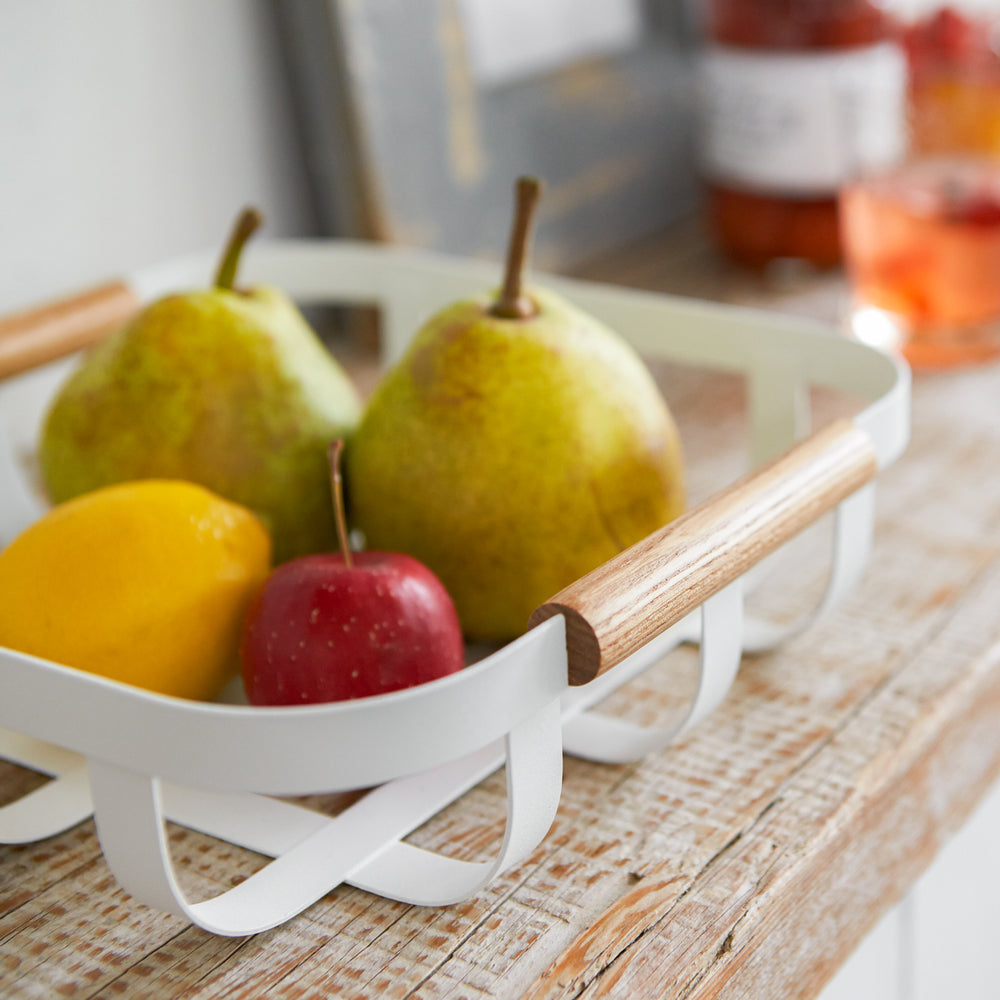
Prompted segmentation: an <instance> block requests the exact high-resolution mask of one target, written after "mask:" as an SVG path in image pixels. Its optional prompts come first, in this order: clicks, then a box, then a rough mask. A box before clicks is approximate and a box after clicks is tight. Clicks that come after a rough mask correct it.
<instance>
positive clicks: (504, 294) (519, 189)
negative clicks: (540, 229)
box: [490, 177, 542, 319]
mask: <svg viewBox="0 0 1000 1000" xmlns="http://www.w3.org/2000/svg"><path fill="white" fill-rule="evenodd" d="M541 196H542V182H541V181H540V180H539V179H538V178H537V177H519V178H518V179H517V184H516V186H515V188H514V199H515V210H514V225H513V227H512V229H511V233H510V241H509V242H508V244H507V266H506V269H505V271H504V280H503V288H502V290H501V292H500V296H499V298H498V299H497V300H496V302H494V303H493V305H492V307H491V308H490V314H491V315H493V316H499V317H500V318H501V319H527V318H528V317H529V316H534V315H535V313H536V312H537V310H536V308H535V305H534V303H533V302H532V301H531V299H529V298H528V297H527V296H525V295H522V294H521V282H522V279H523V277H524V268H525V263H526V261H527V258H528V244H529V242H530V239H531V232H532V227H533V224H534V219H535V209H536V208H537V207H538V201H539V199H540V198H541Z"/></svg>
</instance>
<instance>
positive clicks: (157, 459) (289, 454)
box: [39, 210, 361, 562]
mask: <svg viewBox="0 0 1000 1000" xmlns="http://www.w3.org/2000/svg"><path fill="white" fill-rule="evenodd" d="M259 223H260V216H259V215H257V214H256V213H255V212H253V211H252V210H248V211H246V212H244V213H243V215H241V217H240V219H239V220H238V222H237V225H236V227H235V229H234V231H233V235H232V237H231V239H230V242H229V244H228V246H227V248H226V250H225V252H224V254H223V258H222V262H221V264H220V267H219V272H218V275H217V278H216V282H215V287H213V288H209V289H206V290H204V291H193V292H188V293H183V294H176V295H168V296H166V297H164V298H161V299H159V300H157V301H155V302H153V303H152V304H150V305H149V306H147V307H146V308H145V309H143V310H142V311H141V312H140V313H139V314H138V315H137V316H136V317H135V318H134V319H133V320H132V321H131V322H130V323H129V324H128V325H127V326H126V327H124V328H123V329H122V330H120V331H118V332H117V333H115V334H113V335H112V336H111V337H109V338H108V339H107V340H106V341H104V342H103V343H101V344H100V345H98V346H97V347H96V348H95V349H94V350H93V351H92V352H91V353H90V354H89V355H87V357H86V358H85V359H84V361H83V362H82V364H81V365H80V367H78V368H77V369H76V371H75V372H74V373H73V374H72V375H71V376H70V378H69V379H68V380H67V381H66V383H65V384H64V385H63V386H62V387H61V388H60V391H59V392H58V394H57V396H56V398H55V400H54V402H53V404H52V406H51V408H50V410H49V412H48V414H47V416H46V419H45V422H44V424H43V428H42V434H41V441H40V448H39V461H40V466H41V472H42V476H43V481H44V484H45V487H46V489H47V492H48V494H49V496H50V498H51V499H52V500H53V501H54V502H57V503H58V502H61V501H63V500H67V499H69V498H71V497H74V496H77V495H79V494H81V493H85V492H89V491H90V490H93V489H96V488H97V487H100V486H105V485H108V484H111V483H115V482H120V481H123V480H132V479H147V478H172V479H186V480H189V481H191V482H195V483H199V484H201V485H203V486H205V487H207V488H209V489H211V490H213V491H214V492H216V493H218V494H220V495H221V496H224V497H226V498H228V499H230V500H233V501H235V502H237V503H240V504H243V505H244V506H246V507H249V508H251V509H252V510H254V511H255V512H256V513H257V514H258V515H259V516H260V517H261V518H262V519H263V520H264V522H265V523H266V524H267V525H268V527H269V529H270V531H271V534H272V537H273V540H274V553H275V561H276V562H283V561H285V560H288V559H291V558H293V557H294V556H298V555H303V554H305V553H309V552H317V551H326V550H328V549H330V548H332V547H333V546H334V544H335V541H336V532H335V526H334V521H333V515H332V512H331V510H330V504H329V482H328V478H329V473H328V469H329V466H328V463H327V457H326V453H327V447H328V446H329V443H330V441H331V440H333V439H336V438H343V437H347V438H349V437H350V435H351V434H352V433H353V431H354V429H355V427H356V426H357V422H358V420H359V418H360V415H361V403H360V399H359V397H358V395H357V393H356V391H355V388H354V386H353V384H352V382H351V381H350V379H349V378H348V376H347V375H346V373H345V372H344V371H343V369H342V368H341V367H340V365H339V364H338V363H337V362H336V360H335V359H334V358H333V357H332V355H331V354H330V353H329V352H328V351H327V350H326V348H325V347H324V346H323V344H322V343H321V341H320V340H319V338H318V337H317V336H316V334H315V332H314V331H313V330H312V328H311V327H310V326H309V325H308V323H307V322H306V320H305V318H304V317H303V316H302V314H301V313H300V312H299V310H298V309H297V308H296V307H295V305H294V304H293V303H292V302H291V300H290V299H288V298H287V297H286V296H285V295H284V294H283V293H282V292H281V291H279V290H278V289H276V288H273V287H270V286H266V285H262V286H260V287H256V288H252V289H246V290H244V289H236V288H234V286H233V283H234V279H235V275H236V269H237V263H238V259H239V255H240V253H241V250H242V247H243V245H244V244H245V242H246V240H247V239H248V238H249V236H250V235H251V234H252V232H253V231H254V230H255V229H256V228H257V226H258V225H259Z"/></svg>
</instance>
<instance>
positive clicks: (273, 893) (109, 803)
mask: <svg viewBox="0 0 1000 1000" xmlns="http://www.w3.org/2000/svg"><path fill="white" fill-rule="evenodd" d="M559 721H560V718H559V710H558V702H557V701H553V702H552V703H551V704H549V705H547V706H545V707H543V708H542V709H540V710H539V711H537V712H536V713H535V714H534V715H533V716H531V717H530V718H528V719H526V720H525V721H523V722H522V723H520V724H519V725H518V726H517V727H515V729H514V730H513V731H512V732H511V733H510V734H508V737H507V740H506V745H507V752H508V754H509V756H510V763H511V770H512V772H513V774H514V777H513V778H509V779H508V786H509V792H510V795H509V797H508V803H507V823H508V831H507V835H506V836H505V838H504V843H503V846H502V847H501V850H500V855H499V857H498V858H497V860H495V861H494V862H492V863H472V864H468V863H465V862H457V861H453V860H452V859H447V858H437V857H436V856H435V855H433V854H431V853H430V852H424V851H419V850H418V849H416V848H409V847H407V845H401V844H399V838H401V837H403V836H405V835H406V834H407V833H409V832H411V831H412V830H413V829H414V828H415V827H416V826H418V825H419V824H420V823H422V822H423V821H424V820H426V819H427V818H428V817H429V816H431V815H433V814H434V812H436V811H437V810H438V809H440V808H441V807H442V805H444V804H446V803H447V802H448V801H451V799H453V798H454V797H456V796H457V795H458V794H461V792H462V791H464V790H465V789H466V788H467V787H468V784H469V780H470V774H469V766H468V765H467V766H465V767H463V766H461V762H455V763H453V764H449V765H445V766H444V767H443V768H438V769H435V770H434V771H430V772H426V773H424V774H419V775H412V776H410V777H407V778H400V779H397V780H396V781H392V782H389V783H387V784H385V785H382V786H380V787H379V788H377V789H375V790H374V791H372V792H370V793H369V794H368V795H367V796H365V798H364V799H362V800H360V801H359V802H358V803H356V804H355V805H354V806H352V807H351V809H349V810H347V811H345V812H344V813H343V814H341V815H340V816H338V817H336V818H335V819H331V820H329V821H328V822H326V823H325V824H323V825H322V827H320V828H319V829H318V830H316V831H315V832H314V833H312V834H310V835H309V836H307V837H306V838H305V839H304V840H302V841H301V842H300V843H298V844H296V845H295V846H294V847H292V848H290V849H289V850H287V851H286V852H285V853H283V854H281V855H280V856H279V857H277V858H275V860H274V861H272V862H271V863H270V864H268V865H266V866H265V867H264V868H262V869H261V870H260V871H258V872H256V873H255V874H253V875H252V876H251V877H250V878H248V879H247V880H246V881H244V882H242V883H241V884H240V885H238V886H236V887H234V888H232V889H229V890H227V891H226V892H223V893H221V894H220V895H218V896H215V897H214V898H212V899H208V900H205V901H203V902H198V903H191V902H189V901H188V900H187V899H186V898H185V896H184V894H183V892H182V891H181V889H180V887H179V885H178V884H177V881H176V878H175V876H174V870H173V864H172V861H171V858H170V854H169V850H168V846H167V841H166V836H165V832H164V827H163V811H162V803H161V794H160V782H159V779H158V778H155V777H151V776H149V775H142V774H137V773H135V772H133V771H129V770H128V769H127V768H123V767H120V766H118V765H116V764H109V763H106V762H104V761H89V762H88V767H89V771H90V783H91V792H92V797H93V802H94V812H95V818H96V820H97V831H98V836H99V838H100V842H101V848H102V850H103V852H104V856H105V859H106V860H107V862H108V865H109V866H110V868H111V870H112V872H113V873H114V874H115V876H116V878H117V879H118V881H119V882H120V884H121V885H122V887H123V888H124V889H125V890H126V891H128V892H129V893H131V894H132V895H133V896H135V897H136V899H138V900H140V901H141V902H143V903H146V904H147V905H150V906H153V907H155V908H157V909H160V910H163V911H165V912H168V913H173V914H176V915H177V916H182V917H184V918H186V919H187V920H190V921H191V922H192V923H194V924H197V925H198V926H199V927H202V928H203V929H205V930H207V931H211V932H212V933H214V934H222V935H229V936H239V935H244V934H255V933H257V932H259V931H262V930H266V929H268V928H269V927H274V926H276V925H277V924H280V923H283V922H284V921H285V920H288V919H289V918H291V917H293V916H295V914H297V913H299V912H301V911H302V910H303V909H305V908H306V907H307V906H309V905H310V904H311V903H314V902H315V901H316V900H317V899H319V898H321V897H322V896H323V895H325V894H326V893H327V892H329V891H330V890H331V889H333V888H335V887H336V886H337V885H339V884H340V883H341V882H343V881H345V880H347V879H348V878H350V880H351V881H354V877H353V876H354V875H355V874H357V875H358V882H359V884H370V885H371V887H372V888H373V890H374V891H378V892H381V891H383V889H385V890H387V891H386V894H387V895H393V896H395V897H397V898H406V899H410V898H411V897H412V900H411V901H414V902H423V901H424V900H425V899H428V900H429V899H430V898H431V897H433V896H434V895H435V893H436V892H438V887H439V885H440V884H442V883H437V884H435V883H434V882H432V881H429V880H431V879H437V878H439V877H440V875H441V873H446V875H445V877H446V878H447V880H448V881H447V882H446V883H444V884H446V885H447V886H448V887H449V888H450V889H451V890H453V891H454V892H453V894H452V895H451V896H449V900H451V899H452V898H464V897H465V896H466V895H468V894H470V892H475V891H478V889H479V888H481V887H482V885H484V884H485V883H486V882H487V881H488V880H489V879H490V878H492V877H493V875H495V874H496V873H497V872H498V871H500V870H502V868H504V867H507V866H509V865H511V864H514V863H516V862H517V861H518V860H520V859H521V858H522V857H523V856H524V855H525V854H526V853H527V852H529V851H530V850H531V849H533V848H534V847H535V846H536V845H537V843H538V842H539V841H540V840H541V839H542V837H544V835H545V832H546V831H547V830H548V827H549V825H550V824H551V821H552V817H553V816H554V814H555V810H556V808H557V806H558V802H559V794H560V791H561V779H562V743H561V739H560V725H559ZM473 756H476V755H473ZM471 766H472V768H473V769H474V773H475V774H477V775H478V774H480V772H481V770H482V767H483V761H482V760H481V759H478V758H477V759H476V760H475V761H473V763H472V765H471ZM382 853H388V854H389V855H390V857H391V858H394V859H397V862H398V859H400V858H403V859H406V858H409V857H413V858H415V859H419V860H417V861H416V862H415V863H416V864H417V866H418V868H419V869H420V871H422V872H423V875H422V876H421V874H420V872H419V871H418V872H416V873H412V874H411V873H409V872H408V871H406V870H404V872H403V873H402V883H401V885H400V886H398V887H397V885H396V883H395V882H394V878H395V876H394V875H393V874H392V871H391V868H392V865H391V864H389V865H382V866H381V867H380V865H379V863H378V862H379V856H380V855H381V854H382ZM449 862H450V863H449ZM369 865H372V866H373V867H372V869H371V875H370V877H369V878H368V879H367V882H366V876H365V875H364V874H363V872H365V871H367V870H368V866H369ZM459 866H460V867H459ZM397 888H399V889H400V890H401V891H394V890H395V889H397ZM454 893H460V895H457V896H455V895H454Z"/></svg>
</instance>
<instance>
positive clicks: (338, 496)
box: [327, 438, 354, 569]
mask: <svg viewBox="0 0 1000 1000" xmlns="http://www.w3.org/2000/svg"><path fill="white" fill-rule="evenodd" d="M343 451H344V442H343V441H341V440H340V439H339V438H338V439H337V440H336V441H334V442H332V443H331V444H330V447H329V449H328V450H327V454H328V456H329V459H330V486H331V491H332V493H333V516H334V520H335V521H336V523H337V539H338V541H339V542H340V553H341V555H342V556H343V557H344V565H345V566H346V567H347V568H348V569H350V568H351V567H352V566H353V565H354V559H353V557H352V556H351V543H350V542H349V541H348V538H347V511H346V510H345V509H344V479H343V476H341V474H340V456H341V454H342V453H343Z"/></svg>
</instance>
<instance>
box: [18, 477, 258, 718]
mask: <svg viewBox="0 0 1000 1000" xmlns="http://www.w3.org/2000/svg"><path fill="white" fill-rule="evenodd" d="M270 562H271V539H270V536H269V534H268V533H267V531H266V530H265V528H264V526H263V525H262V524H261V522H260V521H259V520H258V519H257V517H256V516H255V515H254V514H253V513H251V512H250V511H249V510H247V509H246V508H245V507H241V506H239V505H237V504H234V503H230V502H229V501H227V500H223V499H222V498H221V497H218V496H216V495H215V494H214V493H211V492H210V491H208V490H206V489H204V488H202V487H201V486H196V485H194V484H193V483H188V482H183V481H179V480H153V479H149V480H141V481H135V482H128V483H121V484H118V485H115V486H108V487H105V488H103V489H99V490H95V491H93V492H91V493H87V494H85V495H83V496H80V497H77V498H76V499H75V500H70V501H68V502H66V503H63V504H60V505H59V506H57V507H54V508H52V510H50V511H49V512H48V513H47V514H46V515H45V516H44V517H42V518H41V519H40V520H38V521H36V522H35V523H34V524H33V525H31V527H29V528H27V529H26V530H25V531H24V532H22V533H21V534H20V535H19V536H18V537H17V538H16V539H15V540H14V541H13V542H12V543H11V544H10V545H9V546H8V547H7V548H6V549H5V550H4V551H3V552H0V645H3V646H7V647H9V648H11V649H16V650H19V651H20V652H24V653H30V654H31V655H33V656H39V657H42V658H44V659H47V660H54V661H56V662H58V663H62V664H65V665H67V666H71V667H77V668H79V669H81V670H88V671H91V672H92V673H96V674H102V675H103V676H105V677H111V678H113V679H115V680H119V681H124V682H125V683H127V684H134V685H137V686H139V687H143V688H149V689H150V690H153V691H158V692H161V693H163V694H170V695H177V696H180V697H183V698H199V699H207V698H211V697H213V696H214V695H216V694H217V693H218V692H219V690H220V689H221V688H222V687H223V685H224V684H225V683H226V682H227V681H228V680H229V678H230V677H232V676H233V675H234V674H235V673H236V670H237V667H238V651H239V642H240V632H241V629H242V623H243V616H244V614H245V611H246V607H247V604H248V603H249V601H250V598H251V597H252V596H253V594H254V593H255V592H256V590H257V589H258V587H259V586H260V585H261V584H262V583H263V581H264V579H265V578H266V577H267V574H268V572H269V569H270Z"/></svg>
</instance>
